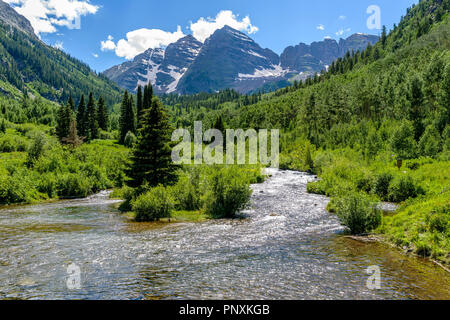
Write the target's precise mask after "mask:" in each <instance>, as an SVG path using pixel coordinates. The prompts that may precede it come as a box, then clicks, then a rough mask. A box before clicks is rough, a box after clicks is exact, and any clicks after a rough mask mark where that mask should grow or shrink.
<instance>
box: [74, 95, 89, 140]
mask: <svg viewBox="0 0 450 320" xmlns="http://www.w3.org/2000/svg"><path fill="white" fill-rule="evenodd" d="M77 130H78V134H79V135H80V137H82V138H86V137H87V133H88V132H87V131H88V125H87V113H86V104H85V102H84V95H82V96H81V99H80V103H79V104H78V111H77Z"/></svg>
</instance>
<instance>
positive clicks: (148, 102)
mask: <svg viewBox="0 0 450 320" xmlns="http://www.w3.org/2000/svg"><path fill="white" fill-rule="evenodd" d="M152 100H153V87H152V85H151V84H148V85H146V86H145V87H144V98H143V101H142V104H143V106H142V108H143V110H146V109H149V108H150V107H151V106H152Z"/></svg>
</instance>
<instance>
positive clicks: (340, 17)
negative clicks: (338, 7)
mask: <svg viewBox="0 0 450 320" xmlns="http://www.w3.org/2000/svg"><path fill="white" fill-rule="evenodd" d="M345 19H347V17H346V16H344V15H342V16H339V20H345Z"/></svg>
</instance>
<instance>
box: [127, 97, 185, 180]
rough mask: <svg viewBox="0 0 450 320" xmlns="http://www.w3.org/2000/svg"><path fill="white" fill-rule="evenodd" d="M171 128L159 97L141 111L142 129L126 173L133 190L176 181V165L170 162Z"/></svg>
mask: <svg viewBox="0 0 450 320" xmlns="http://www.w3.org/2000/svg"><path fill="white" fill-rule="evenodd" d="M171 134H172V128H171V125H170V123H169V116H168V114H167V111H166V110H165V108H164V106H163V105H162V103H161V102H160V101H159V99H158V98H154V99H153V101H152V106H151V107H150V109H147V110H145V111H144V113H143V116H142V128H141V129H140V130H139V135H138V141H137V143H136V144H135V146H134V148H133V154H132V157H131V166H130V168H129V170H127V174H128V176H129V178H130V180H129V181H128V185H129V186H130V187H133V188H137V187H140V186H142V185H143V184H144V183H147V184H148V186H149V187H155V186H157V185H159V184H162V185H171V184H173V183H175V182H176V180H177V174H176V170H177V169H178V166H176V165H175V164H174V163H173V162H172V142H171Z"/></svg>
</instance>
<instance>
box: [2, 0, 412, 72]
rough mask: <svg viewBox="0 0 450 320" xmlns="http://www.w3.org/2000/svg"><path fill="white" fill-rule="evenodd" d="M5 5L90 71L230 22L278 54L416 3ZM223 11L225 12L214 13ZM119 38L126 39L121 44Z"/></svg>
mask: <svg viewBox="0 0 450 320" xmlns="http://www.w3.org/2000/svg"><path fill="white" fill-rule="evenodd" d="M6 2H9V3H10V4H11V5H12V6H14V7H16V10H18V11H19V12H20V13H22V14H24V15H25V16H26V17H27V18H29V19H30V20H31V21H32V24H33V25H34V26H35V29H39V30H40V31H41V32H40V33H39V35H40V37H41V39H42V40H43V41H44V42H46V43H47V44H50V45H57V46H59V47H61V48H62V50H64V51H65V52H67V53H69V54H70V55H72V56H74V57H76V58H78V59H80V60H82V61H84V62H86V63H88V64H89V65H90V66H91V67H92V68H93V69H94V70H97V71H103V70H105V69H107V68H109V67H111V66H113V65H115V64H118V63H121V62H124V61H126V58H129V59H130V58H132V56H134V55H135V54H137V53H138V52H140V51H142V50H143V48H144V47H146V46H153V47H158V46H164V45H167V44H168V43H170V42H173V41H176V39H178V38H179V37H181V36H183V35H187V34H192V33H194V35H195V36H197V37H198V38H199V39H201V40H203V39H204V38H205V37H206V36H207V35H208V34H210V33H211V32H213V31H214V29H215V28H218V27H220V26H221V25H222V24H223V23H226V24H228V22H229V23H231V24H233V25H235V27H236V28H241V30H242V31H243V32H246V33H248V34H249V35H250V37H252V38H253V39H255V41H256V42H258V43H259V44H260V45H261V46H262V47H265V48H266V47H267V48H270V49H272V50H273V51H275V52H276V53H278V54H280V53H281V52H282V51H283V49H284V48H286V47H287V46H289V45H295V44H298V43H299V42H305V43H311V42H313V41H318V40H322V39H324V37H331V38H334V39H339V38H341V37H342V38H346V37H348V36H350V35H351V34H353V33H356V32H362V33H370V34H379V32H380V30H376V29H372V30H370V29H369V28H368V27H367V20H368V18H369V16H370V14H368V13H367V12H366V11H367V8H368V7H369V6H371V5H377V6H378V7H379V8H380V9H381V24H383V25H386V26H388V28H390V27H392V25H393V24H394V23H398V21H399V20H400V17H401V16H402V15H404V14H405V12H406V9H407V8H408V7H410V6H411V5H412V4H414V3H417V2H418V0H396V1H392V0H352V1H335V0H316V1H311V0H307V1H306V0H276V1H274V0H264V1H262V0H225V1H212V0H191V1H186V0H183V1H182V0H159V1H155V0H150V1H149V0H90V1H87V0H6ZM221 11H225V12H222V13H221V14H220V15H219V13H220V12H221ZM230 11H231V12H230ZM218 15H219V16H218ZM77 17H79V18H80V20H78V21H80V24H79V25H77V24H75V27H76V28H73V27H70V23H73V21H75V22H76V21H77V20H73V19H74V18H77ZM209 18H210V19H209ZM202 19H203V20H202ZM233 25H232V26H233ZM68 26H69V27H68ZM178 26H179V28H178ZM78 27H79V28H78ZM136 30H137V31H136ZM130 32H131V34H130V37H129V38H127V34H128V33H130ZM108 39H109V41H108ZM121 39H123V41H121V42H120V43H119V41H120V40H121ZM102 41H103V43H104V45H103V50H102V45H101V43H102ZM108 49H109V50H108Z"/></svg>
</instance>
